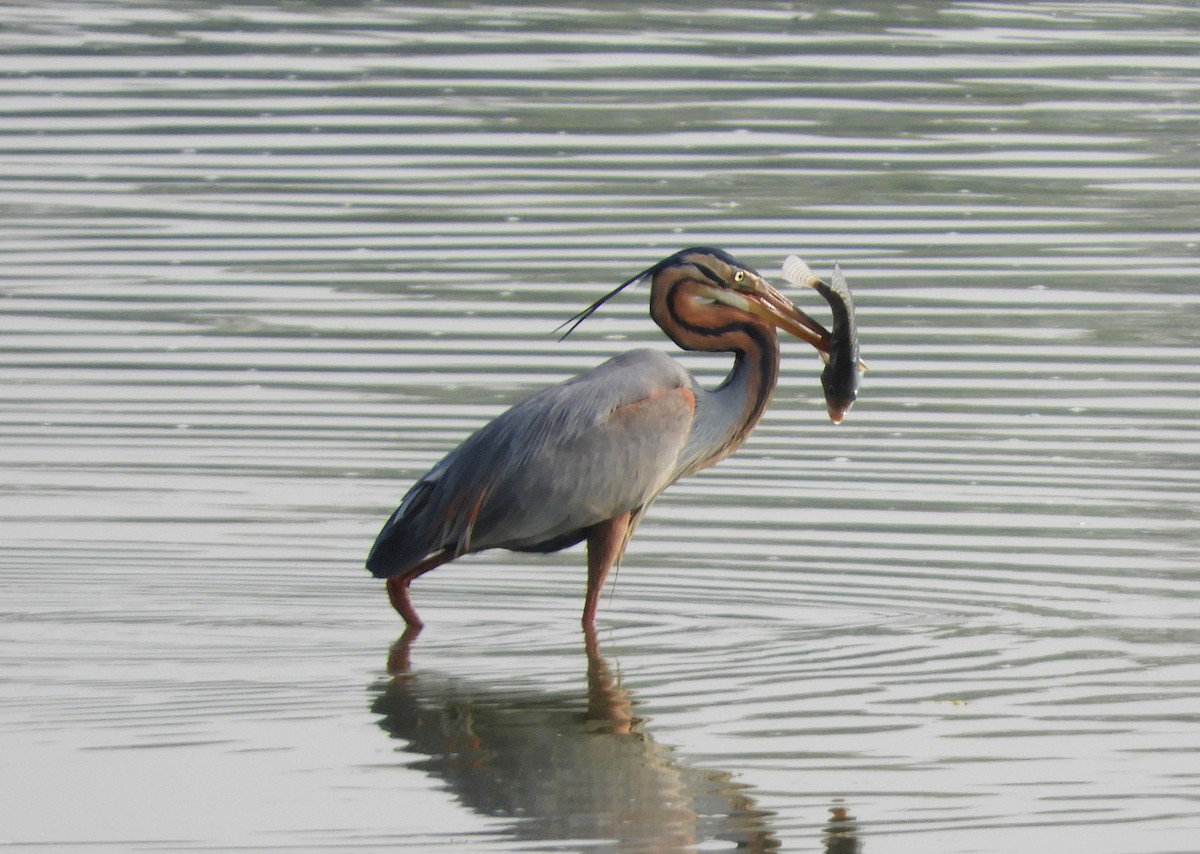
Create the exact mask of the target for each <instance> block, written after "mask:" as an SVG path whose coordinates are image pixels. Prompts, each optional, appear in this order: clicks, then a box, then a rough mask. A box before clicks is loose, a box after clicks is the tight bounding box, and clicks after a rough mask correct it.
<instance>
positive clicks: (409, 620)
mask: <svg viewBox="0 0 1200 854" xmlns="http://www.w3.org/2000/svg"><path fill="white" fill-rule="evenodd" d="M453 557H454V552H453V551H452V550H451V549H442V550H441V551H440V552H438V553H437V554H433V555H430V556H429V557H427V558H425V560H423V561H421V562H420V563H418V564H417V565H416V566H414V567H413V568H412V569H410V570H408V571H407V572H403V573H401V574H400V575H393V576H392V577H391V578H389V579H388V580H387V592H388V601H389V602H391V603H392V607H393V608H395V609H396V613H397V614H399V615H400V616H401V617H403V618H404V623H405V625H407V626H410V627H411V628H414V629H419V628H421V626H423V625H424V623H422V622H421V618H420V617H418V616H417V609H416V608H414V607H413V604H412V600H411V599H409V598H408V585H410V584H412V583H413V580H414V579H416V578H420V577H421V576H422V575H424V574H425V573H427V572H429V571H430V570H431V569H437V568H438V567H439V566H441V565H442V564H443V563H445V562H446V561H448V560H450V559H451V558H453Z"/></svg>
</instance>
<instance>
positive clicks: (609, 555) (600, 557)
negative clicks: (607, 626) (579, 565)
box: [583, 513, 630, 628]
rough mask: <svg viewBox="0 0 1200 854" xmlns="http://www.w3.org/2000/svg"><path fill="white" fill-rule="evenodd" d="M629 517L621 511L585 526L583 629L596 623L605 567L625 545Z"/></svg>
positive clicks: (606, 574) (610, 563)
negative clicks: (585, 556) (586, 556)
mask: <svg viewBox="0 0 1200 854" xmlns="http://www.w3.org/2000/svg"><path fill="white" fill-rule="evenodd" d="M629 517H630V514H629V513H622V514H621V515H620V516H614V517H613V518H611V519H609V520H607V521H605V522H601V523H600V524H598V525H593V526H592V527H590V528H588V529H587V552H588V585H587V598H585V599H584V600H583V625H584V627H586V628H591V627H592V626H594V625H595V624H596V605H597V604H598V603H599V602H600V591H601V590H603V589H604V579H605V578H607V577H608V571H609V569H611V568H612V565H613V563H614V562H616V560H617V558H619V557H620V556H621V550H622V549H623V548H624V547H625V532H626V531H627V530H628V529H629Z"/></svg>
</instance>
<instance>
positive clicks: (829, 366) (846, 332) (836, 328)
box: [783, 255, 867, 424]
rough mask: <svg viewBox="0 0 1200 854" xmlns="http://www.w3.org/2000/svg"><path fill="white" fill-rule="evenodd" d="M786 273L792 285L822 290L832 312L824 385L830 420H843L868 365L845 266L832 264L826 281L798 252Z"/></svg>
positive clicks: (786, 263)
mask: <svg viewBox="0 0 1200 854" xmlns="http://www.w3.org/2000/svg"><path fill="white" fill-rule="evenodd" d="M783 277H784V278H785V279H786V280H787V281H788V282H790V283H791V284H793V285H798V286H802V287H809V288H812V289H813V290H815V291H816V292H817V293H819V294H820V295H821V296H822V297H823V298H824V299H825V301H826V302H827V303H829V309H830V311H832V312H833V329H832V330H831V331H830V333H829V352H828V353H822V354H821V356H822V358H824V359H825V370H823V371H822V372H821V388H822V389H823V390H824V392H825V406H826V408H827V409H828V411H829V420H830V421H832V422H833V423H834V424H840V423H841V422H842V419H843V418H845V417H846V413H847V412H849V411H850V407H851V406H853V405H854V401H855V400H857V399H858V387H859V384H860V383H861V381H862V373H863V371H865V370H866V369H867V366H866V364H865V363H864V362H863V361H862V359H861V358H860V356H859V348H858V326H857V324H856V323H855V319H854V297H853V296H852V295H851V293H850V285H849V283H847V281H846V276H845V275H844V274H843V273H842V268H841V266H840V265H838V264H834V265H833V275H832V276H830V277H829V281H828V282H826V281H824V280H823V279H821V278H819V277H818V276H817V275H816V274H814V273H813V271H812V269H811V268H810V267H809V266H808V265H807V264H805V263H804V262H803V261H802V260H800V258H798V257H797V256H795V255H789V256H788V257H787V258H786V259H784V262H783Z"/></svg>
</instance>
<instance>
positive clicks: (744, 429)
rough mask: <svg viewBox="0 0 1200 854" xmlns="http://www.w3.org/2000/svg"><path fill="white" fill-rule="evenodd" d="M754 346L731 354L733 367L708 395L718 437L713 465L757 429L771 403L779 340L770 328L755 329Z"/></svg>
mask: <svg viewBox="0 0 1200 854" xmlns="http://www.w3.org/2000/svg"><path fill="white" fill-rule="evenodd" d="M755 332H756V333H758V334H757V335H755V337H756V338H758V339H759V340H758V341H757V342H756V344H757V346H752V347H747V348H745V349H738V350H734V351H733V368H732V369H730V371H729V374H728V376H726V377H725V379H724V380H723V381H722V382H721V384H720V385H719V386H717V387H716V388H715V389H713V390H712V391H711V392H709V395H708V401H707V402H708V403H709V405H710V406H712V408H713V410H714V412H713V416H712V417H713V420H714V426H718V429H719V432H720V433H721V434H722V436H721V438H722V440H723V441H722V442H721V448H720V452H719V453H718V454H717V455H716V456H715V458H714V459H713V462H716V461H717V460H718V459H721V458H722V457H724V456H726V455H728V454H732V453H733V452H734V451H736V450H737V449H738V448H740V447H741V446H742V443H743V442H745V441H746V438H747V437H748V436H749V435H750V433H751V432H752V431H753V430H754V428H755V427H757V426H758V422H759V420H760V419H761V418H762V416H763V413H764V412H765V411H766V409H767V406H768V405H769V404H770V403H771V396H772V394H774V392H775V383H776V381H777V380H778V379H779V339H778V338H777V337H776V335H775V331H774V330H773V329H769V328H765V327H755Z"/></svg>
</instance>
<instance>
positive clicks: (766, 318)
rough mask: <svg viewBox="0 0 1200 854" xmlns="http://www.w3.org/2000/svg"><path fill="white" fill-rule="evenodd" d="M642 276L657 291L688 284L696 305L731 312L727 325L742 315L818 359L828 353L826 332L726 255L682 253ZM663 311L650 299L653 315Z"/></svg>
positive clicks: (717, 251)
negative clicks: (776, 331) (810, 348)
mask: <svg viewBox="0 0 1200 854" xmlns="http://www.w3.org/2000/svg"><path fill="white" fill-rule="evenodd" d="M643 275H649V276H650V277H651V279H652V280H653V282H654V285H655V287H671V286H675V285H678V284H680V283H684V284H685V285H686V287H687V289H688V295H689V296H690V297H691V298H692V299H693V300H695V301H697V302H702V303H704V302H707V303H709V304H714V303H715V304H718V305H721V306H725V307H728V308H730V309H733V310H734V311H733V312H722V313H721V315H722V317H723V318H724V320H725V321H726V322H729V321H734V322H736V317H734V316H733V315H736V314H741V315H743V316H744V319H745V320H748V321H751V322H759V323H765V324H767V325H768V326H770V327H772V328H775V329H782V330H783V331H784V332H787V333H788V334H789V335H793V336H795V337H796V338H799V339H800V340H801V341H807V342H808V343H809V344H811V345H812V346H813V347H815V348H816V349H817V350H818V351H819V352H820V353H823V354H828V353H829V348H830V346H831V344H830V341H831V339H830V333H829V331H828V330H826V329H825V327H824V326H822V325H821V324H820V323H818V322H817V321H816V320H814V319H813V318H811V317H809V316H808V315H807V314H806V313H805V312H803V311H801V310H800V309H799V308H798V307H797V306H796V305H795V303H793V302H792V301H791V300H790V299H788V298H787V297H786V296H784V295H783V294H782V293H780V292H779V291H778V290H777V289H776V288H775V287H773V286H772V285H771V284H770V283H769V282H767V280H766V279H764V278H763V277H762V276H760V275H759V274H758V271H756V270H754V269H753V268H752V267H750V266H748V265H746V264H743V263H742V262H741V261H738V260H737V259H736V258H734V257H733V256H732V255H730V254H729V253H728V252H725V251H724V250H722V249H712V248H709V247H695V248H692V249H684V250H682V251H681V252H676V253H675V254H674V255H672V256H671V257H669V258H664V259H663V260H662V261H659V262H658V263H657V264H655V265H654V266H653V267H651V268H650V269H649V270H647V271H646V273H644V274H643ZM660 305H661V303H660V301H658V300H654V299H653V298H652V299H651V313H652V314H654V313H655V312H656V311H661V310H662V309H661V308H659V306H660ZM655 320H656V321H657V322H658V323H659V325H660V326H663V328H664V329H666V327H665V326H664V325H663V324H664V321H665V320H667V319H666V318H660V317H658V316H657V315H655ZM675 320H676V322H677V318H676V319H675Z"/></svg>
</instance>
